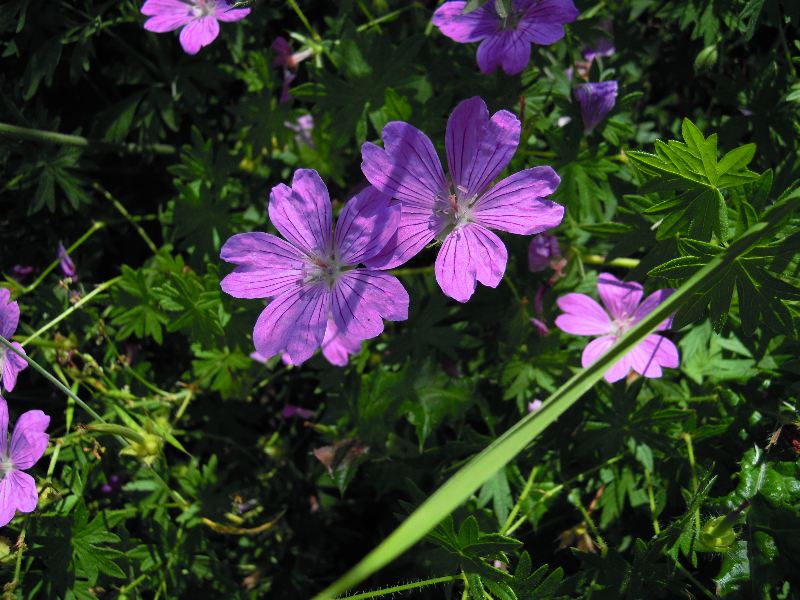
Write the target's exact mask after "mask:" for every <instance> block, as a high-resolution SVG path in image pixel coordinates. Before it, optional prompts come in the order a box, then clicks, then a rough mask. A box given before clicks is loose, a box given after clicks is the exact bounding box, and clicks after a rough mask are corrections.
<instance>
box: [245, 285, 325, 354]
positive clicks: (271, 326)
mask: <svg viewBox="0 0 800 600" xmlns="http://www.w3.org/2000/svg"><path fill="white" fill-rule="evenodd" d="M330 300H331V294H330V293H329V292H328V290H327V289H326V288H325V286H324V285H321V284H317V285H306V286H303V287H301V288H298V289H296V290H294V291H292V292H289V293H288V294H281V295H280V296H278V297H276V298H275V299H273V300H272V302H270V303H269V304H268V305H267V307H266V308H265V309H264V310H263V312H262V313H261V315H260V316H259V317H258V320H257V321H256V326H255V329H254V330H253V343H254V344H255V347H256V351H257V352H258V353H259V354H260V355H261V356H263V357H264V358H271V357H273V356H275V355H276V354H278V353H282V352H285V353H286V354H287V355H288V356H289V358H290V360H291V364H294V365H299V364H300V363H302V362H304V361H306V360H308V359H309V358H311V355H312V354H314V351H315V350H316V349H317V348H319V347H320V344H322V339H323V337H324V335H325V326H326V324H327V322H328V312H329V311H330Z"/></svg>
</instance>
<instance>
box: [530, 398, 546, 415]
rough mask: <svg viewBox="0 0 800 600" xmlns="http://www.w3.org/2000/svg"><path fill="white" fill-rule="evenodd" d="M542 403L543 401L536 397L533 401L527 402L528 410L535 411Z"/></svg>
mask: <svg viewBox="0 0 800 600" xmlns="http://www.w3.org/2000/svg"><path fill="white" fill-rule="evenodd" d="M542 404H544V402H542V401H541V400H539V399H538V398H536V399H534V400H533V402H528V412H529V413H532V412H536V411H537V410H539V409H540V408H542Z"/></svg>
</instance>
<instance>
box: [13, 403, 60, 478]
mask: <svg viewBox="0 0 800 600" xmlns="http://www.w3.org/2000/svg"><path fill="white" fill-rule="evenodd" d="M49 424H50V417H49V416H47V415H46V414H45V413H43V412H42V411H40V410H29V411H27V412H24V413H22V415H20V417H19V419H17V423H16V425H15V426H14V432H13V433H12V434H11V448H10V450H9V455H10V457H11V462H12V463H13V465H14V468H15V469H30V468H31V467H32V466H33V465H35V464H36V462H37V461H38V460H39V459H40V458H41V457H42V454H44V451H45V450H47V444H48V441H49V439H50V436H49V435H47V433H46V432H45V430H46V429H47V426H48V425H49Z"/></svg>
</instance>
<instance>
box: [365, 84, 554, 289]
mask: <svg viewBox="0 0 800 600" xmlns="http://www.w3.org/2000/svg"><path fill="white" fill-rule="evenodd" d="M519 134H520V122H519V119H517V117H515V116H514V115H513V114H512V113H510V112H508V111H507V110H501V111H498V112H496V113H495V114H494V115H492V116H491V118H490V116H489V110H488V109H487V108H486V103H485V102H484V101H483V100H481V99H480V98H478V97H475V98H470V99H469V100H464V101H463V102H461V103H459V105H458V106H457V107H456V108H455V110H454V111H453V114H451V115H450V119H449V120H448V122H447V133H446V137H445V146H446V148H447V163H448V166H449V168H450V176H449V177H447V178H446V177H445V174H444V171H443V170H442V164H441V163H440V162H439V157H438V156H437V155H436V150H435V149H434V147H433V144H432V143H431V141H430V139H429V138H428V136H426V135H425V134H424V133H422V132H421V131H420V130H419V129H417V128H416V127H413V126H411V125H409V124H408V123H403V122H400V121H392V122H391V123H389V124H387V125H386V127H384V128H383V133H382V137H383V145H384V148H380V147H378V146H376V145H375V144H372V143H369V142H367V143H365V144H364V145H363V146H362V147H361V159H362V162H361V170H362V171H363V172H364V175H365V176H366V178H367V180H368V181H369V182H370V183H371V184H372V185H374V186H375V187H376V188H377V189H378V190H380V191H381V192H384V193H386V194H391V195H392V196H394V197H395V198H397V199H399V200H400V202H401V205H402V207H403V211H402V218H401V220H400V227H399V228H398V230H397V235H396V237H395V239H394V240H393V241H391V242H390V243H389V244H388V245H387V247H386V250H384V252H382V253H381V254H380V255H378V256H376V257H374V258H371V259H370V260H368V261H367V266H372V267H375V268H382V269H388V268H392V267H396V266H398V265H400V264H402V263H404V262H406V261H407V260H409V259H410V258H412V257H413V256H414V255H416V254H417V253H418V252H420V251H421V250H422V249H423V248H424V247H425V246H427V245H428V244H429V243H430V242H432V241H433V240H434V239H435V238H438V239H440V240H442V241H443V244H442V247H441V249H440V250H439V255H438V256H437V258H436V267H435V271H436V280H437V281H438V282H439V286H440V287H441V288H442V291H443V292H444V293H445V294H447V295H448V296H450V297H451V298H454V299H456V300H458V301H459V302H466V301H467V300H469V299H470V297H471V296H472V294H473V293H474V292H475V285H476V281H480V282H481V283H482V284H483V285H487V286H489V287H497V285H498V284H499V283H500V281H501V280H502V278H503V273H504V272H505V269H506V262H507V260H508V253H507V251H506V247H505V246H504V245H503V242H502V241H501V240H500V238H499V237H497V236H496V235H495V234H494V233H492V232H491V231H490V229H498V230H500V231H507V232H509V233H518V234H523V235H530V234H533V233H540V232H542V231H545V230H547V229H550V228H552V227H555V226H556V225H558V224H559V223H561V219H562V218H563V217H564V207H563V206H561V205H560V204H556V203H554V202H550V201H549V200H546V197H547V196H549V195H550V194H552V193H553V192H554V191H555V190H556V188H557V187H558V184H559V182H560V181H561V180H560V178H559V177H558V175H557V174H556V172H555V171H554V170H553V169H551V168H550V167H535V168H533V169H525V170H524V171H519V172H518V173H515V174H513V175H511V176H509V177H506V178H505V179H503V180H502V181H500V182H498V183H497V184H496V185H492V182H493V181H494V179H495V178H496V177H497V176H498V175H499V174H500V172H501V171H502V170H503V169H504V168H505V167H506V165H508V163H509V161H510V160H511V157H512V156H513V155H514V152H515V151H516V149H517V145H518V144H519Z"/></svg>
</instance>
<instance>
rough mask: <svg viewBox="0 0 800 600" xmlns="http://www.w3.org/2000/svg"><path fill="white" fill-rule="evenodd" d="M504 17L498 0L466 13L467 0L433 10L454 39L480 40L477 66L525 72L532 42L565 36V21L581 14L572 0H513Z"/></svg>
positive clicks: (435, 18) (487, 70)
mask: <svg viewBox="0 0 800 600" xmlns="http://www.w3.org/2000/svg"><path fill="white" fill-rule="evenodd" d="M510 4H511V6H510V12H509V14H508V15H507V16H505V17H501V16H500V15H499V14H498V11H497V7H496V2H495V0H489V1H488V2H487V3H486V4H484V5H483V6H481V7H480V8H477V9H475V10H473V11H471V12H468V13H467V14H464V8H465V7H466V5H467V2H466V1H464V0H458V1H452V2H445V3H444V4H442V5H441V6H440V7H439V8H437V9H436V12H435V13H433V24H434V25H436V26H437V27H438V28H439V30H440V31H441V32H442V33H443V34H444V35H446V36H447V37H449V38H450V39H451V40H454V41H456V42H459V43H462V44H468V43H470V42H480V43H481V44H480V46H478V66H479V67H480V69H481V71H482V72H483V73H491V72H493V71H494V70H495V69H497V67H499V66H502V67H503V71H505V72H506V73H507V74H508V75H517V74H518V73H522V71H523V70H524V69H525V67H527V66H528V62H529V61H530V59H531V44H539V45H549V44H554V43H555V42H557V41H558V40H560V39H561V38H563V37H564V24H565V23H571V22H572V21H574V20H575V19H576V18H577V17H578V14H579V13H578V9H576V8H575V4H573V2H572V0H512V1H511V3H510Z"/></svg>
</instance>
